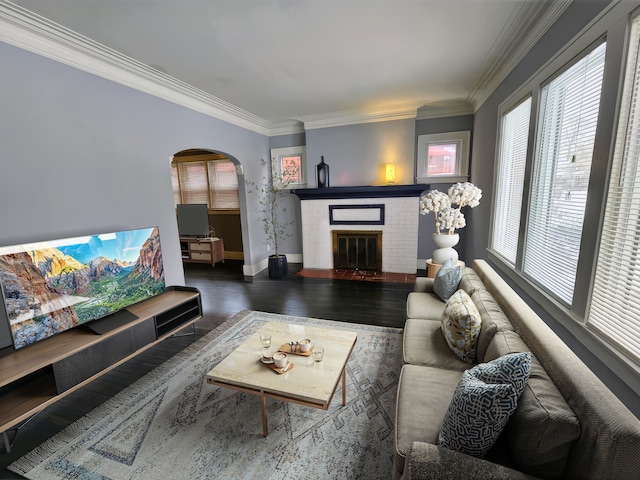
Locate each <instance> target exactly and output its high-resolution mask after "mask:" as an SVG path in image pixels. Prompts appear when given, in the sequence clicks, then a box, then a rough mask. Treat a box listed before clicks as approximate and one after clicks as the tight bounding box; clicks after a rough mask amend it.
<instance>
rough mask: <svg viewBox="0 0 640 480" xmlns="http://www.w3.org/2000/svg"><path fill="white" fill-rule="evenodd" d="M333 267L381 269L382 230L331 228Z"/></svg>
mask: <svg viewBox="0 0 640 480" xmlns="http://www.w3.org/2000/svg"><path fill="white" fill-rule="evenodd" d="M333 268H336V269H339V268H341V269H349V270H367V271H374V272H379V271H382V232H381V231H363V230H333Z"/></svg>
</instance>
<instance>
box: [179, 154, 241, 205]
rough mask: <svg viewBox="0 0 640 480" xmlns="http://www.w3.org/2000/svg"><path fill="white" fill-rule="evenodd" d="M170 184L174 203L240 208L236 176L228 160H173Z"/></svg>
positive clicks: (234, 169) (232, 165)
mask: <svg viewBox="0 0 640 480" xmlns="http://www.w3.org/2000/svg"><path fill="white" fill-rule="evenodd" d="M171 184H172V186H173V200H174V202H175V203H176V204H178V203H206V204H207V205H208V206H209V208H211V209H237V208H240V206H239V202H238V176H237V174H236V168H235V165H234V164H233V162H231V161H230V160H218V159H216V160H203V161H193V160H189V158H188V157H179V158H177V159H174V161H173V162H172V164H171Z"/></svg>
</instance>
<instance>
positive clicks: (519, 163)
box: [491, 97, 531, 265]
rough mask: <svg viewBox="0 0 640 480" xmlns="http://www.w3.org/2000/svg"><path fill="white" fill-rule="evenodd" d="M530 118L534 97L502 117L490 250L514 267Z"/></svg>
mask: <svg viewBox="0 0 640 480" xmlns="http://www.w3.org/2000/svg"><path fill="white" fill-rule="evenodd" d="M530 116H531V97H529V98H527V99H526V100H524V101H523V102H521V103H520V104H519V105H517V106H516V107H515V108H513V109H511V110H510V111H509V112H507V113H505V114H503V115H502V120H501V127H500V153H499V158H498V165H497V176H496V187H495V197H494V208H493V211H494V219H493V235H492V240H491V248H492V250H493V251H494V252H495V253H497V254H498V255H500V256H502V257H503V258H504V259H505V260H507V261H508V262H510V263H511V264H512V265H514V264H515V263H516V256H517V254H518V233H519V230H520V212H521V210H522V193H523V188H524V174H525V167H526V164H527V146H528V143H529V118H530Z"/></svg>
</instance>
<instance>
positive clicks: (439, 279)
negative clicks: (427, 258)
mask: <svg viewBox="0 0 640 480" xmlns="http://www.w3.org/2000/svg"><path fill="white" fill-rule="evenodd" d="M461 278H462V270H461V269H460V267H456V266H454V264H453V260H452V259H450V258H449V259H448V260H447V261H446V262H444V264H443V265H442V266H441V267H440V269H439V270H438V273H436V276H435V278H434V280H433V293H435V294H436V295H438V297H440V300H442V301H443V302H446V301H447V300H449V297H451V295H453V294H454V293H455V292H456V290H458V285H459V284H460V279H461Z"/></svg>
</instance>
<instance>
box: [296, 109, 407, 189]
mask: <svg viewBox="0 0 640 480" xmlns="http://www.w3.org/2000/svg"><path fill="white" fill-rule="evenodd" d="M415 126H416V121H415V119H406V120H393V121H389V122H379V123H364V124H359V125H347V126H343V127H330V128H319V129H314V130H309V131H307V135H306V137H307V185H309V186H310V187H315V186H316V177H315V171H316V170H315V167H316V165H317V164H318V163H320V157H321V156H323V155H324V161H325V162H326V163H327V164H328V165H329V178H330V186H331V187H342V186H360V185H383V184H384V183H385V181H384V166H385V164H386V163H394V164H395V165H396V168H395V170H396V182H395V183H396V184H398V185H403V184H410V183H413V169H414V167H413V162H414V157H415V154H414V150H415Z"/></svg>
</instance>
